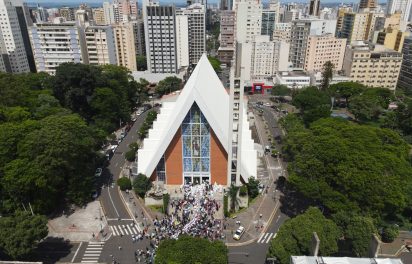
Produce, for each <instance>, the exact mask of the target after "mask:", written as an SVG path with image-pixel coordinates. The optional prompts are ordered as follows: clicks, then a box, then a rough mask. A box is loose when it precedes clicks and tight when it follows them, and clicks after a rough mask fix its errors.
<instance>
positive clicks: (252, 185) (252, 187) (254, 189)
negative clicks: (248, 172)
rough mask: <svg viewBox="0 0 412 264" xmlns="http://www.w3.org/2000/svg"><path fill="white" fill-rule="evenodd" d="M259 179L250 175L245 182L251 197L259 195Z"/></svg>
mask: <svg viewBox="0 0 412 264" xmlns="http://www.w3.org/2000/svg"><path fill="white" fill-rule="evenodd" d="M259 183H260V182H259V180H257V179H255V178H253V177H250V178H249V182H248V183H247V185H246V186H247V192H248V194H249V197H250V198H251V199H253V198H255V197H257V196H258V195H259Z"/></svg>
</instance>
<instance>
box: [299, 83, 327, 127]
mask: <svg viewBox="0 0 412 264" xmlns="http://www.w3.org/2000/svg"><path fill="white" fill-rule="evenodd" d="M292 104H293V105H294V106H296V107H297V108H299V110H300V113H301V115H302V119H303V121H304V123H305V124H306V125H309V124H310V123H312V122H313V121H316V120H318V119H320V118H324V117H329V116H330V107H331V100H330V98H329V96H328V95H327V94H326V93H324V92H322V91H320V90H319V89H318V88H317V87H313V86H311V87H307V88H304V89H302V90H301V91H299V92H298V94H297V95H295V96H294V97H293V100H292Z"/></svg>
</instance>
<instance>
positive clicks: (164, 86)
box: [156, 76, 182, 96]
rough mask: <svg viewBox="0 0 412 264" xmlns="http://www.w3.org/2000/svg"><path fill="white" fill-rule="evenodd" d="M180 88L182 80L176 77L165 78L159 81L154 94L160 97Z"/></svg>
mask: <svg viewBox="0 0 412 264" xmlns="http://www.w3.org/2000/svg"><path fill="white" fill-rule="evenodd" d="M181 86H182V80H181V79H179V78H177V77H176V76H172V77H166V78H165V79H163V80H161V81H160V82H159V83H158V84H157V87H156V93H157V94H158V95H160V96H162V95H164V94H168V93H171V92H174V91H177V90H179V89H180V88H181Z"/></svg>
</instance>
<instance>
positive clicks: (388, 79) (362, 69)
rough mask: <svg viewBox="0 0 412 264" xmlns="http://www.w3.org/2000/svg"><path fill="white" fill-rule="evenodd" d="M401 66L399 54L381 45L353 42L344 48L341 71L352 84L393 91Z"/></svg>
mask: <svg viewBox="0 0 412 264" xmlns="http://www.w3.org/2000/svg"><path fill="white" fill-rule="evenodd" d="M401 65H402V54H401V53H399V52H397V51H394V50H391V49H388V48H385V47H384V46H381V45H376V46H373V45H371V44H369V43H366V42H364V41H354V42H352V43H351V44H350V45H348V47H347V48H346V52H345V57H344V63H343V71H344V73H345V75H346V76H349V77H350V78H351V79H352V81H354V82H359V83H362V84H363V85H366V86H370V87H384V88H388V89H391V90H395V89H396V83H397V80H398V77H399V72H400V69H401Z"/></svg>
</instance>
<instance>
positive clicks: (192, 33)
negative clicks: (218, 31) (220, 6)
mask: <svg viewBox="0 0 412 264" xmlns="http://www.w3.org/2000/svg"><path fill="white" fill-rule="evenodd" d="M176 16H186V17H187V22H188V31H187V33H188V38H189V63H190V64H191V65H194V64H197V62H198V61H199V60H200V57H201V56H202V54H203V53H205V52H206V9H205V6H204V5H201V4H198V3H196V4H192V5H190V6H188V7H187V8H182V9H177V10H176Z"/></svg>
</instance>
